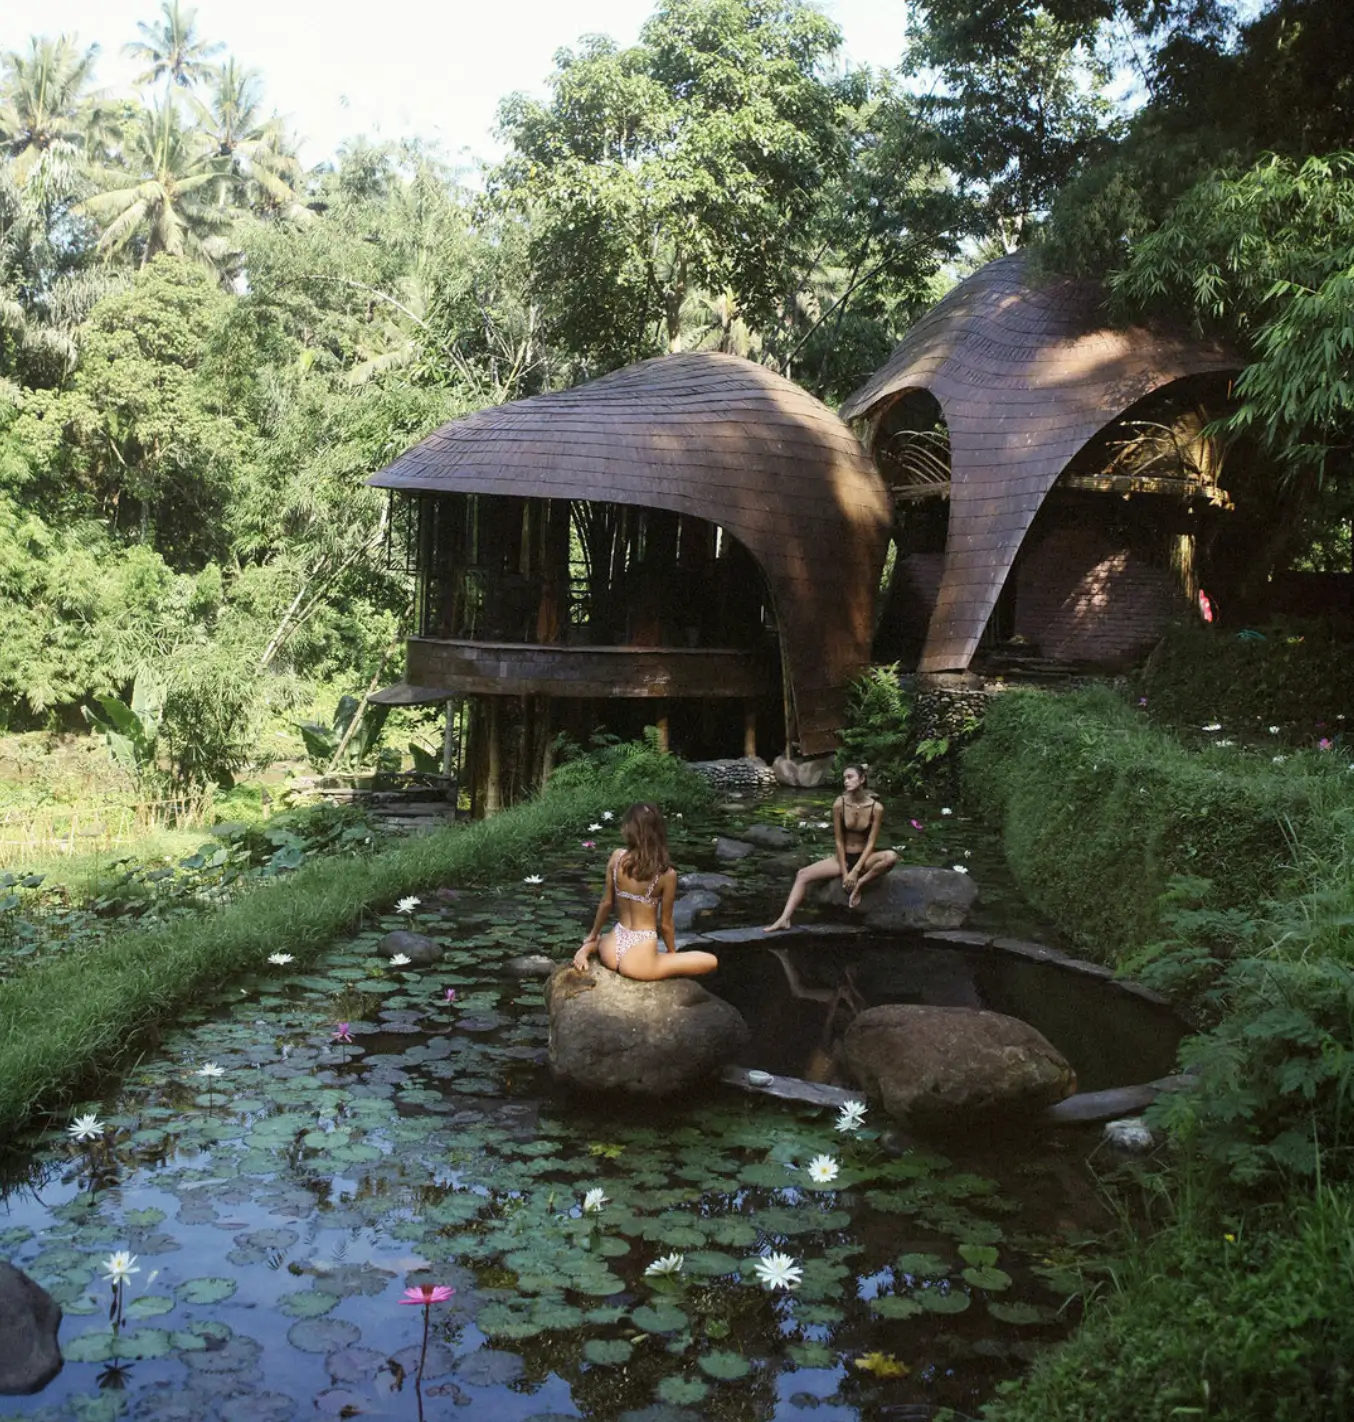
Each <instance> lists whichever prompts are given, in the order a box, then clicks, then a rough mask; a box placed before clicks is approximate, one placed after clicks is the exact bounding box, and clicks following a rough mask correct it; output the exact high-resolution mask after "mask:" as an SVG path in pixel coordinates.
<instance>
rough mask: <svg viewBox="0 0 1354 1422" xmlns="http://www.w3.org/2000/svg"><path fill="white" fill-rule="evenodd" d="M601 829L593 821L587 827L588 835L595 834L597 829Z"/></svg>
mask: <svg viewBox="0 0 1354 1422" xmlns="http://www.w3.org/2000/svg"><path fill="white" fill-rule="evenodd" d="M601 828H602V826H601V825H599V824H598V823H597V822H596V821H595V820H594V821H593V823H592V824H590V825H589V826H588V833H589V834H596V833H597V831H598V830H599V829H601Z"/></svg>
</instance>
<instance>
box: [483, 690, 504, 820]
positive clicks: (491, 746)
mask: <svg viewBox="0 0 1354 1422" xmlns="http://www.w3.org/2000/svg"><path fill="white" fill-rule="evenodd" d="M484 710H485V719H486V720H487V721H488V723H489V724H488V735H487V737H486V742H487V744H486V746H485V757H484V760H485V767H484V818H485V819H486V820H487V819H488V818H489V817H490V816H491V815H496V814H498V812H499V811H500V810H501V809H502V808H503V786H502V782H501V776H502V773H503V772H502V753H501V752H502V747H501V746H500V744H499V708H498V697H496V696H486V697H485V698H484Z"/></svg>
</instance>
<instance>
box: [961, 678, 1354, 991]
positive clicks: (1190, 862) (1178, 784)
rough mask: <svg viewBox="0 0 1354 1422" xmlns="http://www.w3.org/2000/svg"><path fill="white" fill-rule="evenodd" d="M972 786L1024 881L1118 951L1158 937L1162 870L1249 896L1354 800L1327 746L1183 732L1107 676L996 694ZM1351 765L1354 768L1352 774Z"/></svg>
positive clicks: (1270, 882) (1106, 954) (1244, 906)
mask: <svg viewBox="0 0 1354 1422" xmlns="http://www.w3.org/2000/svg"><path fill="white" fill-rule="evenodd" d="M963 773H964V783H965V788H966V791H967V793H968V795H969V798H970V799H971V800H972V801H973V802H975V803H976V804H977V805H978V806H979V807H980V808H981V809H982V810H983V812H984V813H986V814H987V815H989V816H991V817H992V818H994V819H995V820H996V821H997V822H998V823H999V824H1000V826H1001V831H1002V839H1003V843H1004V845H1005V849H1006V855H1007V859H1008V860H1009V862H1010V865H1011V868H1012V870H1013V872H1014V873H1015V876H1016V878H1017V880H1018V882H1019V884H1020V887H1021V890H1022V892H1023V893H1024V894H1025V895H1026V897H1027V898H1028V899H1029V900H1030V901H1031V903H1033V904H1034V906H1035V907H1036V908H1038V909H1039V910H1040V911H1041V912H1042V913H1044V914H1046V915H1047V916H1048V917H1049V918H1051V919H1052V920H1053V921H1054V922H1055V923H1057V924H1058V925H1059V927H1060V928H1062V929H1063V930H1064V931H1065V932H1066V933H1067V934H1069V935H1070V936H1071V937H1072V938H1074V939H1075V940H1076V941H1077V942H1078V943H1079V944H1081V945H1082V947H1083V948H1084V949H1085V950H1086V952H1087V953H1088V955H1090V956H1093V957H1096V958H1099V959H1100V960H1101V961H1103V962H1109V963H1114V962H1117V961H1119V960H1120V959H1121V958H1123V957H1124V956H1125V955H1127V954H1129V953H1131V952H1136V951H1137V950H1139V949H1141V948H1142V947H1143V945H1145V944H1147V943H1150V942H1152V941H1154V940H1155V939H1158V938H1160V937H1161V935H1162V932H1163V929H1164V927H1165V926H1166V919H1167V916H1168V913H1169V909H1170V903H1169V902H1163V897H1162V896H1163V895H1164V894H1165V893H1166V891H1167V890H1168V888H1170V886H1171V882H1172V880H1173V879H1176V878H1178V877H1180V876H1188V877H1189V878H1191V879H1194V880H1206V881H1208V884H1209V885H1210V886H1211V891H1210V894H1209V898H1210V900H1211V902H1212V904H1213V905H1216V906H1220V907H1225V908H1226V909H1228V910H1232V911H1249V910H1255V909H1257V908H1258V907H1259V906H1260V905H1262V904H1263V903H1264V902H1265V901H1266V900H1267V899H1269V898H1270V897H1271V896H1272V895H1274V894H1275V893H1276V892H1277V891H1278V890H1279V888H1280V886H1281V884H1283V882H1284V880H1285V877H1286V876H1287V875H1288V874H1289V873H1290V869H1291V863H1292V857H1293V845H1294V843H1295V842H1301V843H1310V842H1311V841H1312V840H1313V839H1314V838H1318V837H1320V835H1321V834H1322V833H1323V823H1324V820H1325V817H1326V816H1327V815H1328V814H1329V813H1330V810H1331V808H1332V806H1333V805H1335V804H1339V803H1351V804H1354V785H1351V784H1349V783H1348V781H1347V779H1345V778H1342V776H1343V775H1344V766H1343V763H1338V764H1337V758H1336V757H1333V756H1329V755H1320V754H1317V753H1308V754H1297V755H1293V756H1292V757H1290V758H1289V759H1287V760H1286V761H1284V762H1283V763H1282V764H1280V765H1275V764H1274V763H1273V761H1272V760H1271V758H1270V757H1269V756H1268V755H1258V754H1252V753H1248V752H1244V751H1242V750H1240V749H1237V748H1234V747H1230V746H1222V745H1215V746H1210V747H1207V748H1204V749H1202V750H1196V749H1191V748H1189V747H1188V746H1186V745H1184V744H1182V743H1181V742H1180V741H1179V740H1178V739H1177V738H1176V737H1175V736H1173V735H1172V734H1171V733H1170V732H1169V731H1166V730H1162V729H1161V728H1159V727H1157V726H1155V725H1153V724H1151V723H1149V722H1148V721H1147V719H1146V718H1145V717H1144V716H1143V715H1142V714H1141V713H1140V712H1139V711H1137V710H1136V709H1134V708H1133V707H1130V706H1129V705H1127V704H1126V703H1125V702H1124V701H1123V699H1122V698H1120V697H1118V696H1116V695H1114V694H1113V693H1112V692H1110V691H1108V690H1091V691H1086V692H1078V693H1075V694H1072V695H1062V696H1054V695H1047V694H1040V693H1036V692H1012V693H1009V694H1007V695H1005V696H1000V697H997V698H996V699H995V700H994V702H993V704H992V707H991V710H990V712H989V714H988V717H987V720H986V722H985V723H984V728H983V735H982V736H981V738H980V739H979V740H978V741H977V742H976V743H975V744H974V745H973V746H972V747H971V748H970V749H969V751H968V752H967V754H966V755H965V758H964V768H963ZM1350 779H1354V777H1350Z"/></svg>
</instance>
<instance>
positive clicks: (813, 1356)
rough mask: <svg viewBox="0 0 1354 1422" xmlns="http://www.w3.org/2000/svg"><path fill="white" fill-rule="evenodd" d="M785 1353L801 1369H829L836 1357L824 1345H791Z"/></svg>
mask: <svg viewBox="0 0 1354 1422" xmlns="http://www.w3.org/2000/svg"><path fill="white" fill-rule="evenodd" d="M785 1351H786V1352H787V1353H788V1354H789V1355H790V1360H791V1361H792V1362H793V1363H794V1364H795V1365H796V1366H797V1367H801V1368H830V1367H831V1366H832V1364H833V1361H834V1359H835V1356H836V1355H835V1354H834V1353H833V1351H832V1349H831V1348H829V1347H828V1346H827V1344H826V1343H791V1344H790V1346H789V1347H788V1348H787V1349H786V1350H785Z"/></svg>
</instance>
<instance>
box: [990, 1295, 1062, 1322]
mask: <svg viewBox="0 0 1354 1422" xmlns="http://www.w3.org/2000/svg"><path fill="white" fill-rule="evenodd" d="M987 1311H988V1313H990V1314H991V1315H992V1317H993V1318H995V1319H997V1320H998V1321H999V1322H1001V1323H1014V1324H1017V1325H1028V1324H1035V1323H1052V1322H1053V1320H1054V1319H1055V1318H1056V1317H1057V1314H1056V1313H1055V1312H1054V1310H1053V1309H1051V1308H1048V1307H1046V1306H1045V1305H1043V1304H1032V1303H1022V1302H1021V1301H1020V1300H1018V1299H1017V1300H1012V1301H1011V1302H1009V1303H1001V1302H997V1301H993V1302H991V1303H989V1304H988V1305H987Z"/></svg>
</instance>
